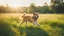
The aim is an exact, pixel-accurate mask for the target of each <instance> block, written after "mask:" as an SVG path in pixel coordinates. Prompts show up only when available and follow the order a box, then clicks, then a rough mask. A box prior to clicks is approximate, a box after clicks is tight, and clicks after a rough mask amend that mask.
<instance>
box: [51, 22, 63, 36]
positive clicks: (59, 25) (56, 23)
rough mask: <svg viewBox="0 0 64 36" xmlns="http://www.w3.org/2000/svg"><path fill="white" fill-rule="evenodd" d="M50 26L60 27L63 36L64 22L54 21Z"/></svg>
mask: <svg viewBox="0 0 64 36" xmlns="http://www.w3.org/2000/svg"><path fill="white" fill-rule="evenodd" d="M50 26H51V27H52V28H54V29H55V28H59V29H60V31H59V32H60V35H61V36H64V23H59V22H53V23H51V24H50ZM59 29H57V31H58V30H59Z"/></svg>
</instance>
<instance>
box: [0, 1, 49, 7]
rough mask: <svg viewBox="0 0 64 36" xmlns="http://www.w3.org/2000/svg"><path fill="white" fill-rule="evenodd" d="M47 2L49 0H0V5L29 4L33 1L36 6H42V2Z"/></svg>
mask: <svg viewBox="0 0 64 36" xmlns="http://www.w3.org/2000/svg"><path fill="white" fill-rule="evenodd" d="M45 2H47V4H48V5H50V0H0V5H6V4H8V5H9V6H14V7H15V6H29V5H30V3H35V4H36V6H43V5H44V3H45Z"/></svg>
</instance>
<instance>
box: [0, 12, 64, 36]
mask: <svg viewBox="0 0 64 36" xmlns="http://www.w3.org/2000/svg"><path fill="white" fill-rule="evenodd" d="M28 15H32V14H28ZM21 16H22V14H21V13H0V36H64V14H40V15H39V19H38V23H39V24H40V26H36V25H35V26H33V25H32V23H30V22H28V26H27V27H26V25H25V23H23V24H21V26H19V22H20V21H21V20H22V19H20V17H21Z"/></svg>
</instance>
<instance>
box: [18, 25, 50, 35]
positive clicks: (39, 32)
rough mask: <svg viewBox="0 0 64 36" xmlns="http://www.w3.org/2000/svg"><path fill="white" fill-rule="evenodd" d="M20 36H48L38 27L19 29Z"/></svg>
mask: <svg viewBox="0 0 64 36" xmlns="http://www.w3.org/2000/svg"><path fill="white" fill-rule="evenodd" d="M19 30H20V34H21V36H22V35H24V36H49V35H48V33H47V32H46V31H45V30H43V29H41V28H40V27H32V26H30V27H26V28H24V27H19Z"/></svg>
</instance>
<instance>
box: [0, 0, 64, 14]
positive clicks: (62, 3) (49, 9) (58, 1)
mask: <svg viewBox="0 0 64 36" xmlns="http://www.w3.org/2000/svg"><path fill="white" fill-rule="evenodd" d="M24 12H25V13H33V12H39V13H64V0H51V2H50V6H48V4H47V3H46V2H45V3H44V6H36V4H34V3H31V4H30V6H29V7H16V8H12V7H9V5H8V4H6V6H4V5H3V6H0V13H24Z"/></svg>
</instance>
